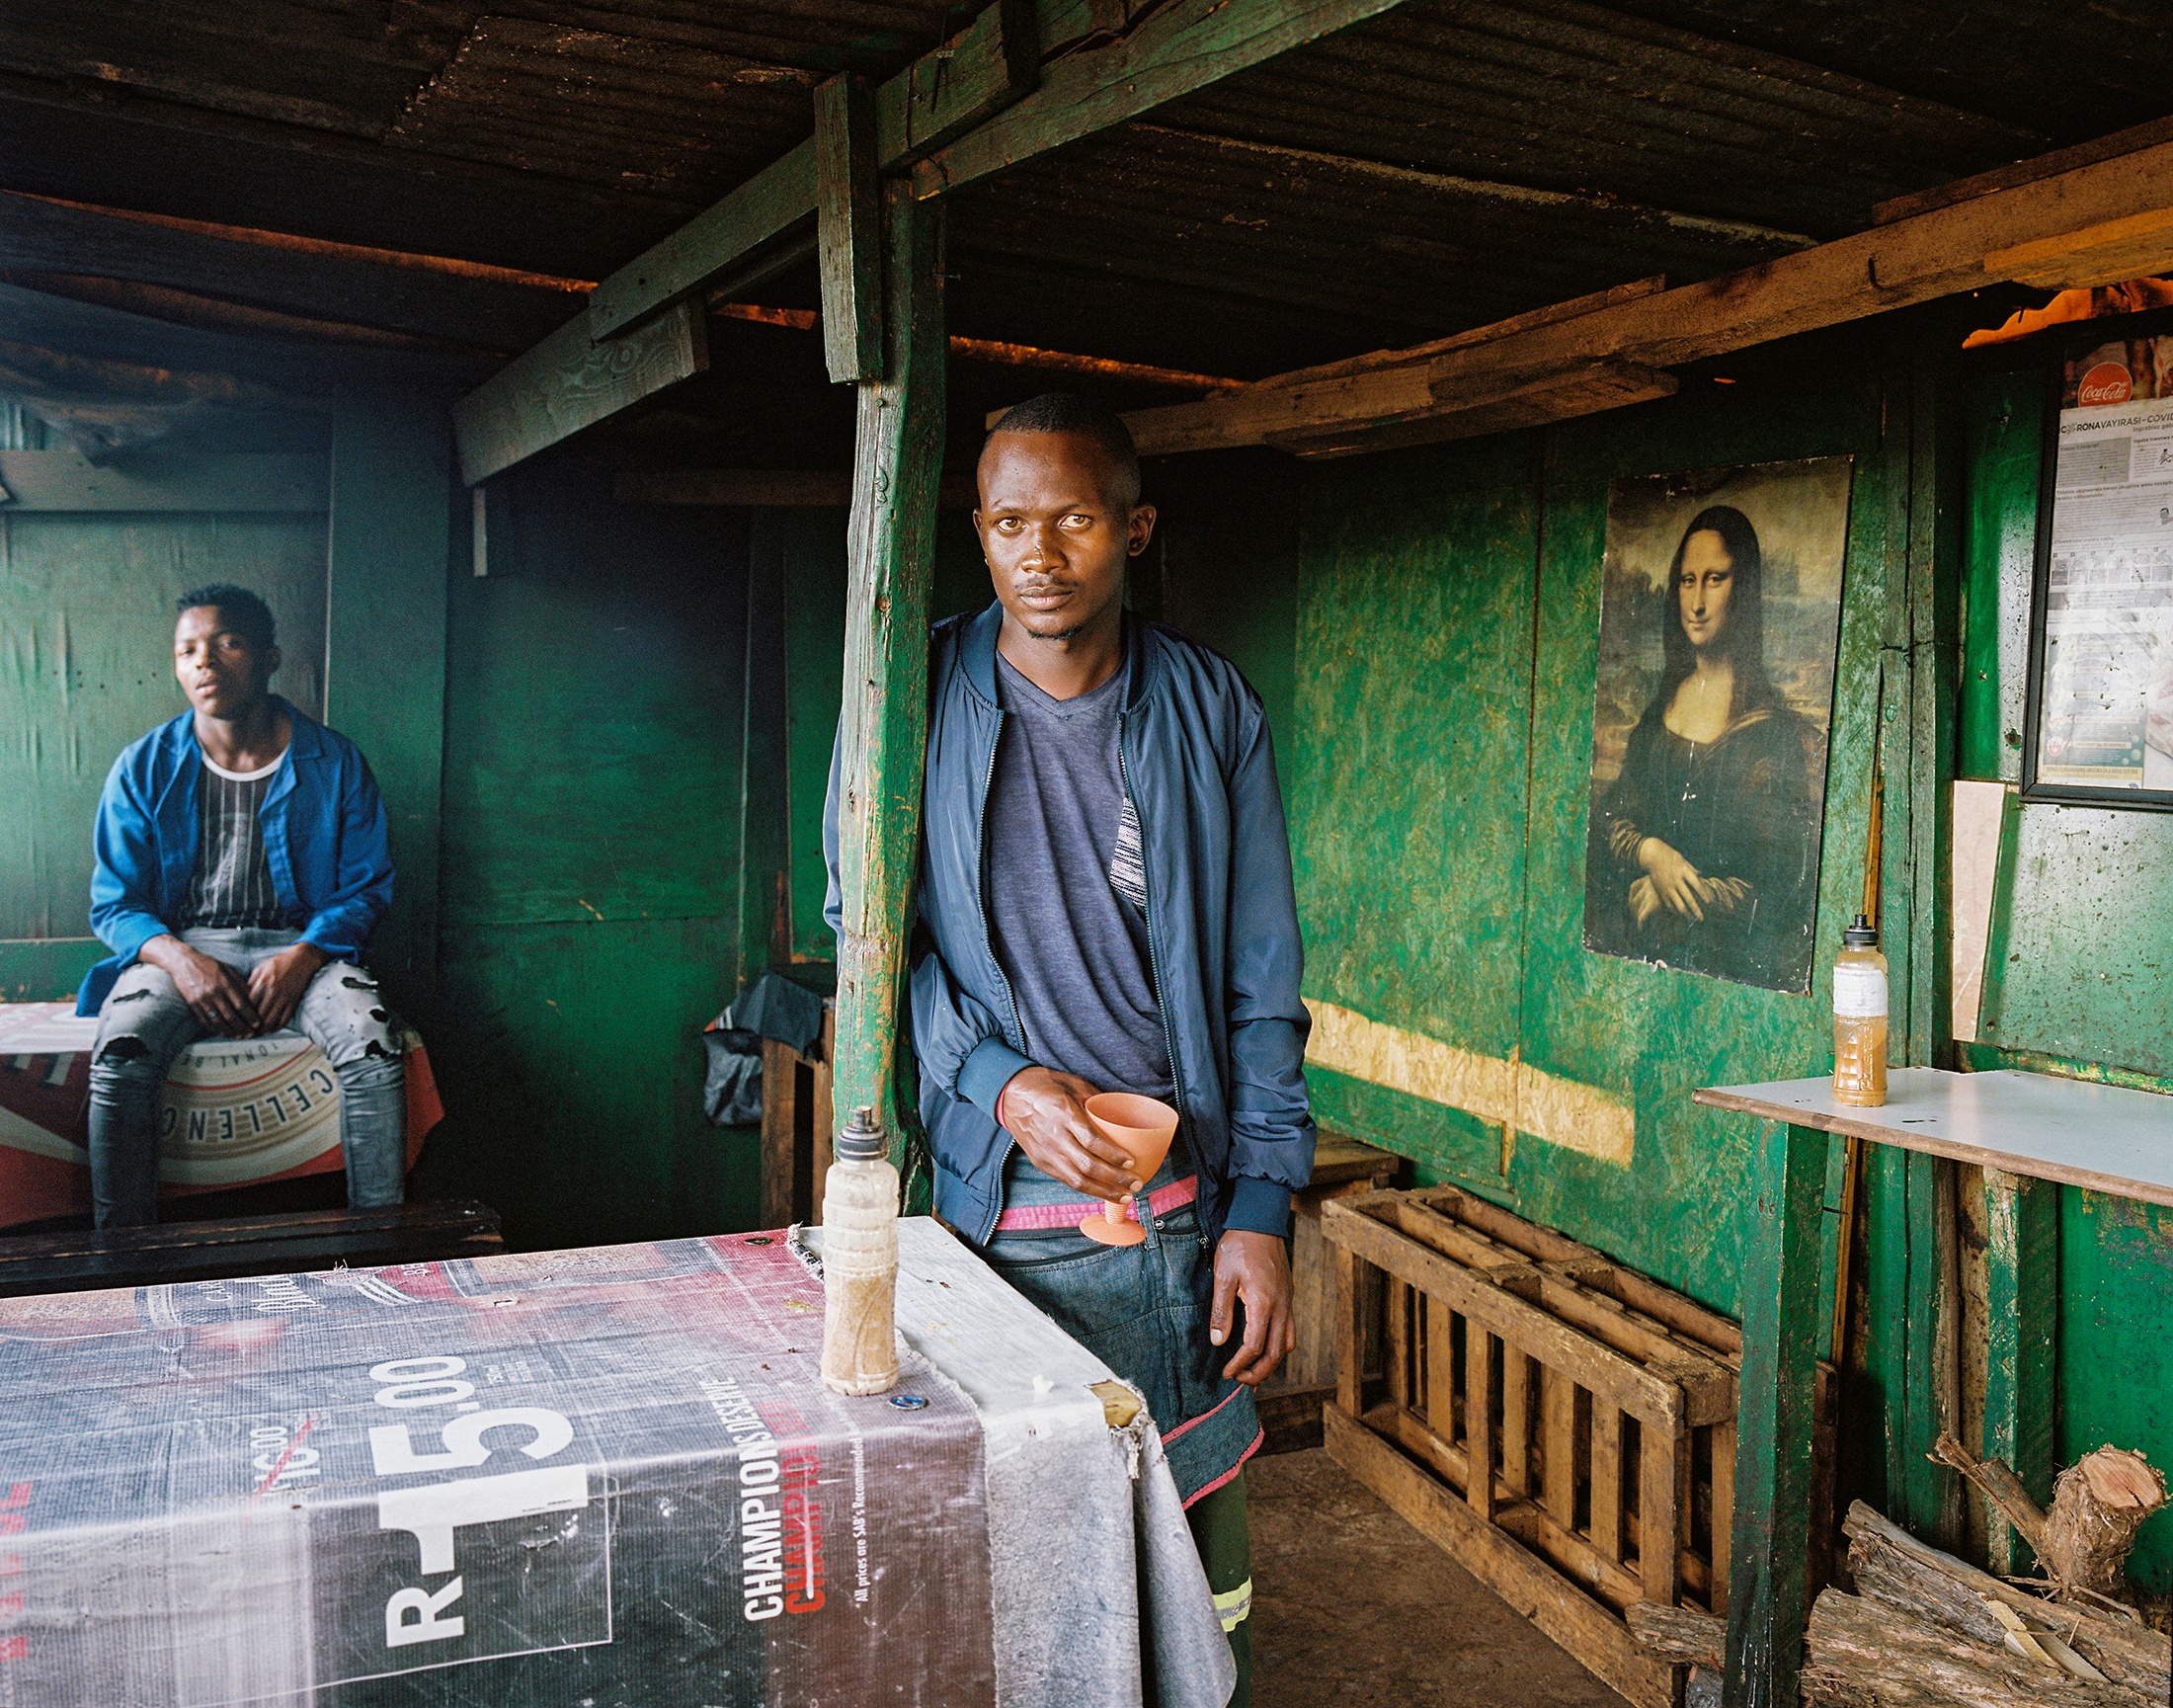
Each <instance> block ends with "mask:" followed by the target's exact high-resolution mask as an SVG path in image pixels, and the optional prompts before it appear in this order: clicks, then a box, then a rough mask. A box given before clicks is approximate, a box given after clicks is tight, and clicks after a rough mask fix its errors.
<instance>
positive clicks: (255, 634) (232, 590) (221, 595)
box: [174, 581, 279, 652]
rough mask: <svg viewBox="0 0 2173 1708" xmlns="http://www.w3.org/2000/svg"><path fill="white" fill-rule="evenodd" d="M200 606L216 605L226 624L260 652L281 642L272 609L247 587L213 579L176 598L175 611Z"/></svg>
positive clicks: (193, 608) (194, 608) (178, 611)
mask: <svg viewBox="0 0 2173 1708" xmlns="http://www.w3.org/2000/svg"><path fill="white" fill-rule="evenodd" d="M200 605H215V606H217V607H218V608H219V614H220V615H221V616H223V617H224V618H225V619H226V625H227V627H229V628H231V629H233V630H234V631H235V632H236V633H237V634H239V635H241V636H242V638H243V639H245V640H247V641H248V642H249V644H250V645H251V646H253V647H255V648H257V649H258V650H259V651H260V652H262V651H265V650H267V649H269V648H271V647H274V646H277V645H278V644H279V628H278V625H277V624H275V623H274V622H273V620H272V608H271V607H270V606H269V605H266V604H265V603H264V601H263V600H261V599H259V598H258V597H257V596H256V595H255V594H253V593H251V592H250V591H249V590H248V589H247V588H246V587H235V586H233V585H231V584H230V583H228V582H223V581H214V582H212V583H211V584H210V585H209V586H208V587H198V588H192V589H191V590H190V591H189V592H187V593H185V594H183V595H182V596H181V597H180V598H179V599H177V600H175V601H174V610H175V612H176V613H177V614H178V613H180V612H181V611H185V610H196V609H197V607H198V606H200Z"/></svg>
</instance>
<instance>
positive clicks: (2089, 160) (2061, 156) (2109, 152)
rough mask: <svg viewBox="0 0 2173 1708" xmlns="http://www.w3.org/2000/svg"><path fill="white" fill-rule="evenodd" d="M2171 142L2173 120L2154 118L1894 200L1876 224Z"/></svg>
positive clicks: (1881, 207)
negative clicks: (2125, 128)
mask: <svg viewBox="0 0 2173 1708" xmlns="http://www.w3.org/2000/svg"><path fill="white" fill-rule="evenodd" d="M2168 141H2173V119H2153V120H2151V121H2149V122H2147V123H2143V124H2137V125H2133V126H2132V127H2131V128H2129V129H2127V130H2116V131H2114V132H2113V133H2112V134H2111V135H2110V136H2098V137H2094V138H2092V139H2091V140H2090V141H2088V142H2078V143H2076V144H2075V145H2074V146H2073V147H2071V148H2055V149H2054V150H2053V151H2052V153H2050V154H2038V155H2033V156H2032V157H2031V158H2029V159H2027V160H2015V161H2010V162H2009V163H2008V164H2007V165H2005V166H1995V167H1993V168H1992V169H1991V171H1989V172H1978V173H1974V174H1972V176H1970V177H1968V178H1957V179H1954V180H1952V181H1950V182H1948V183H1946V184H1935V185H1933V186H1932V187H1931V188H1930V189H1929V190H1916V191H1912V192H1910V193H1909V194H1908V195H1906V196H1895V197H1892V198H1891V199H1889V200H1888V201H1885V202H1882V203H1879V204H1878V205H1877V206H1876V207H1874V208H1873V209H1872V210H1871V219H1872V223H1873V224H1874V225H1891V224H1892V223H1893V222H1894V221H1895V220H1896V219H1906V218H1908V217H1910V216H1911V215H1912V214H1917V213H1929V212H1930V211H1931V210H1932V209H1933V208H1935V207H1952V206H1953V205H1954V204H1955V203H1958V202H1973V201H1974V200H1975V199H1976V198H1977V197H1979V196H1988V195H1990V194H1991V193H1992V192H1993V191H1995V190H2012V189H2014V188H2015V187H2016V186H2017V185H2021V184H2034V183H2036V182H2037V181H2038V180H2039V179H2041V178H2050V177H2052V175H2053V174H2054V173H2057V172H2067V171H2070V170H2072V169H2073V168H2075V167H2077V166H2094V165H2096V164H2097V162H2099V161H2100V160H2112V159H2116V158H2118V157H2119V156H2120V155H2123V154H2133V153H2134V152H2135V151H2136V150H2137V149H2140V148H2152V147H2155V146H2156V145H2157V144H2158V143H2160V142H2168Z"/></svg>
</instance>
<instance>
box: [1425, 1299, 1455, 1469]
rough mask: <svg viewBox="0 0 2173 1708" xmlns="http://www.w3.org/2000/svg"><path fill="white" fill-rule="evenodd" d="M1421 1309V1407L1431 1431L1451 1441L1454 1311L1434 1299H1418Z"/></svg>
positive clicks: (1453, 1431)
mask: <svg viewBox="0 0 2173 1708" xmlns="http://www.w3.org/2000/svg"><path fill="white" fill-rule="evenodd" d="M1420 1304H1421V1306H1422V1307H1423V1309H1424V1312H1425V1337H1426V1386H1425V1404H1424V1407H1423V1410H1424V1412H1425V1414H1426V1422H1427V1423H1429V1424H1431V1425H1432V1427H1433V1432H1434V1433H1435V1434H1437V1435H1439V1436H1440V1437H1441V1438H1442V1439H1443V1440H1444V1441H1453V1440H1455V1439H1456V1438H1457V1435H1458V1433H1459V1431H1458V1429H1457V1426H1456V1378H1457V1374H1458V1371H1457V1356H1456V1314H1455V1313H1454V1312H1453V1311H1451V1310H1450V1309H1449V1308H1448V1307H1447V1306H1445V1305H1443V1304H1441V1303H1439V1302H1438V1301H1436V1300H1432V1299H1424V1300H1421V1301H1420Z"/></svg>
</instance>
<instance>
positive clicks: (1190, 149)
mask: <svg viewBox="0 0 2173 1708" xmlns="http://www.w3.org/2000/svg"><path fill="white" fill-rule="evenodd" d="M1136 9H1137V8H1124V7H1117V8H1114V10H1116V11H1119V12H1123V11H1130V10H1136ZM968 14H969V8H967V7H964V6H958V7H946V6H944V5H942V4H939V3H936V0H761V3H746V0H740V3H728V4H708V3H705V0H220V3H219V4H217V5H213V4H211V3H210V0H42V3H41V4H40V6H39V7H37V8H36V9H35V11H34V10H32V9H28V8H18V9H16V10H15V11H14V12H13V13H11V14H10V15H9V16H8V17H7V18H6V19H4V20H0V188H14V189H21V190H29V191H39V192H43V193H46V194H51V195H58V196H64V197H74V198H78V199H81V200H84V201H88V202H95V203H107V204H112V205H120V206H135V207H140V208H146V209H150V210H156V211H171V212H175V213H183V214H189V215H193V216H195V217H199V218H210V219H222V220H226V221H230V222H233V223H238V224H255V225H266V226H272V227H276V228H281V229H290V230H302V231H306V232H308V233H310V234H313V235H317V236H324V237H335V238H342V239H346V240H350V241H354V242H358V243H365V244H366V243H376V244H382V245H388V246H391V247H401V248H420V249H430V250H434V251H436V252H438V253H441V254H450V255H460V256H467V257H470V258H472V259H477V260H488V261H495V262H501V263H505V264H508V265H513V266H521V267H527V268H531V269H537V270H541V271H546V272H554V273H564V274H574V275H578V276H580V277H584V278H595V277H599V276H600V275H601V274H602V273H603V272H604V271H607V270H608V269H609V268H610V267H612V266H615V265H617V264H618V263H619V262H622V261H624V260H625V259H628V258H629V257H630V256H631V254H632V253H633V252H634V251H635V250H636V249H638V248H639V247H640V246H641V244H642V243H644V242H646V241H649V240H651V238H652V237H653V235H655V234H658V233H661V231H663V230H666V229H669V228H670V227H671V226H672V225H674V224H676V223H678V222H680V221H681V220H682V219H683V218H684V216H685V214H686V212H688V211H690V210H692V209H694V208H697V207H699V206H701V205H703V204H705V203H707V202H709V201H710V200H712V199H714V198H715V197H716V196H718V195H720V194H721V193H723V192H724V191H725V190H727V189H729V188H730V187H731V186H732V185H733V184H735V183H737V182H739V181H741V180H742V179H743V178H745V177H746V176H747V175H748V174H749V173H750V172H752V171H753V170H755V169H756V168H758V167H760V166H761V165H763V164H765V163H766V162H768V161H769V160H772V159H774V158H776V157H777V156H778V155H779V154H781V153H782V152H783V151H784V150H785V149H787V148H789V147H790V146H792V145H793V144H794V143H796V142H797V141H798V140H800V139H801V138H802V137H804V136H805V135H807V134H808V133H809V132H810V130H811V129H812V107H811V102H810V100H809V96H808V86H809V84H810V83H811V82H812V81H814V80H815V79H817V78H819V77H820V76H822V75H825V74H828V73H829V72H831V71H833V70H835V69H838V68H840V67H842V66H846V65H851V66H855V67H859V68H863V69H866V70H869V71H871V72H874V73H876V74H882V73H885V72H887V71H889V70H891V69H894V68H896V67H898V66H900V65H903V64H904V63H906V62H907V60H908V59H910V58H911V57H912V56H913V55H914V54H915V53H917V52H920V51H924V50H926V48H927V47H928V46H930V45H932V44H933V43H934V41H936V40H938V39H939V37H941V36H943V35H946V34H948V33H950V32H951V31H953V30H955V29H956V28H958V27H959V26H960V25H961V24H962V23H963V22H964V21H965V19H966V17H967V16H968ZM1866 43H1873V44H1875V45H1872V46H1867V45H1866ZM2036 67H2042V68H2043V70H2044V72H2045V75H2043V76H2042V77H2040V76H2036V75H2035V73H2034V70H2033V68H2036ZM2093 78H2094V79H2095V81H2093ZM2160 90H2164V91H2166V92H2168V93H2167V95H2165V96H2159V95H2158V94H2157V93H2156V92H2157V91H2160ZM1979 91H1981V93H1982V97H1983V98H1982V99H1981V100H1979V99H1977V96H1978V93H1979ZM2153 102H2154V103H2155V104H2154V105H2153ZM2093 104H2094V105H2095V108H2096V109H2102V110H2103V111H2104V112H2105V114H2106V123H2105V124H2104V125H2103V126H2100V127H2099V128H2110V127H2111V125H2112V124H2113V123H2116V122H2133V121H2134V120H2135V119H2137V118H2138V117H2148V116H2150V114H2151V113H2154V112H2158V111H2162V110H2163V109H2164V107H2165V106H2167V105H2169V104H2173V21H2167V20H2160V19H2158V18H2156V16H2155V15H2154V14H2153V15H2151V16H2148V17H2141V18H2128V17H2127V16H2126V13H2125V12H2124V13H2123V14H2122V17H2121V18H2120V19H2114V18H2113V15H2112V14H2111V13H2105V14H2103V15H2102V16H2101V15H2100V14H2099V13H2098V12H2094V11H2083V10H2078V9H2073V8H2070V7H2068V6H2065V5H2063V4H2058V3H2055V0H1968V3H1964V4H1940V3H1937V0H1727V3H1725V4H1724V0H1616V3H1615V4H1613V5H1606V6H1603V5H1597V4H1592V3H1590V0H1511V3H1504V4H1495V3H1482V0H1406V3H1405V4H1403V5H1401V6H1399V7H1397V8H1396V9H1395V10H1393V11H1391V12H1388V13H1386V14H1383V15H1382V16H1380V17H1378V18H1376V19H1375V20H1373V21H1371V22H1369V23H1367V24H1365V25H1362V26H1360V27H1358V28H1355V29H1353V30H1350V31H1346V32H1344V33H1342V34H1340V35H1338V36H1335V37H1331V38H1328V39H1327V40H1324V41H1319V42H1316V43H1314V44H1312V45H1310V46H1307V47H1304V48H1301V49H1299V50H1296V51H1294V52H1291V53H1288V54H1285V55H1284V56H1282V57H1281V58H1279V59H1277V60H1274V61H1272V62H1270V63H1269V64H1267V65H1264V66H1261V67H1259V68H1257V69H1255V70H1253V71H1250V72H1247V73H1246V74H1244V75H1241V76H1238V77H1235V78H1232V79H1230V80H1228V81H1227V82H1224V83H1222V84H1219V85H1216V86H1214V87H1213V88H1211V89H1208V90H1206V91H1203V92H1201V93H1199V94H1197V95H1194V96H1191V97H1189V98H1187V99H1185V100H1183V101H1180V102H1177V103H1174V104H1173V105H1171V106H1169V107H1167V108H1165V109H1163V110H1162V111H1160V112H1158V113H1157V114H1156V115H1154V117H1153V120H1152V122H1144V123H1137V124H1133V125H1129V126H1125V127H1121V128H1119V129H1116V130H1113V131H1109V132H1105V133H1102V134H1099V135H1096V136H1091V137H1088V138H1086V139H1085V140H1083V141H1081V142H1078V143H1075V144H1073V145H1072V146H1070V147H1068V148H1066V149H1063V150H1060V151H1059V152H1057V153H1056V154H1054V155H1052V156H1048V157H1044V158H1041V159H1037V160H1033V161H1029V162H1027V163H1025V164H1024V165H1022V166H1020V167H1018V168H1017V169H1015V170H1013V171H1012V172H1010V173H1008V174H1006V175H1004V176H1002V177H1000V178H998V179H995V180H992V181H989V182H988V183H985V184H983V185H980V186H976V187H975V188H973V189H971V190H969V191H967V192H965V193H963V194H961V195H959V196H958V197H957V198H956V199H955V203H954V206H953V209H952V239H951V241H952V254H953V262H952V264H951V271H952V272H953V274H954V275H955V278H954V281H953V287H952V288H953V323H954V326H955V328H956V330H958V331H960V332H963V333H967V334H969V335H975V336H982V337H991V338H1004V339H1012V340H1016V341H1019V342H1023V343H1030V344H1037V345H1042V346H1048V347H1054V348H1068V349H1074V350H1082V351H1086V352H1089V353H1092V354H1095V355H1102V356H1109V357H1115V358H1120V359H1125V360H1132V361H1142V362H1152V363H1159V364H1164V365H1167V366H1183V367H1191V368H1197V369H1203V370H1207V371H1214V372H1229V373H1238V374H1256V373H1264V372H1270V371H1274V370H1276V369H1279V368H1283V367H1288V366H1297V365H1299V364H1302V363H1308V362H1317V361H1322V360H1327V359H1330V358H1333V357H1335V356H1339V355H1345V354H1350V353H1353V352H1355V351H1358V350H1363V349H1368V348H1376V347H1378V346H1380V345H1382V344H1386V343H1395V342H1404V341H1409V340H1412V339H1416V338H1423V337H1427V336H1433V335H1438V334H1440V333H1445V332H1450V331H1455V330H1458V329H1460V328H1463V327H1467V326H1472V325H1476V324H1480V323H1483V322H1486V321H1488V320H1491V319H1495V318H1499V317H1501V316H1504V315H1507V314H1511V313H1515V312H1518V311H1520V310H1523V309H1527V308H1531V307H1534V306H1537V305H1539V304H1542V303H1546V302H1550V301H1557V300H1561V299H1563V298H1565V297H1569V296H1573V295H1578V294H1581V293H1583V292H1586V291H1590V290H1594V289H1598V288H1602V287H1604V286H1607V285H1613V284H1617V283H1620V282H1622V281H1625V280H1628V279H1632V278H1636V277H1640V276H1643V275H1647V274H1651V273H1665V274H1666V275H1668V276H1669V277H1670V278H1671V279H1673V280H1675V281H1677V282H1682V281H1688V280H1692V279H1697V278H1702V277H1708V276H1711V275H1713V274H1716V273H1719V272H1723V271H1727V270H1729V269H1732V268H1735V267H1739V266H1742V265H1744V264H1746V263H1749V262H1754V261H1756V260H1759V259H1761V258H1764V257H1766V256H1769V255H1774V254H1778V253H1782V252H1784V251H1785V250H1787V249H1789V248H1791V247H1795V246H1798V245H1800V244H1801V243H1802V242H1804V241H1806V240H1807V239H1816V238H1824V237H1828V236H1832V235H1835V234H1838V233H1841V232H1845V231H1849V230H1853V229H1858V228H1860V227H1862V226H1863V225H1864V224H1866V223H1867V222H1868V220H1869V218H1870V210H1871V207H1872V205H1873V204H1874V203H1877V202H1879V201H1881V200H1883V199H1885V198H1888V197H1891V196H1894V195H1897V194H1903V193H1906V192H1908V191H1911V190H1915V189H1919V188H1923V187H1926V186H1930V185H1934V184H1938V183H1941V182H1945V181H1947V180H1949V179H1952V178H1954V177H1957V176H1961V175H1964V174H1967V173H1971V172H1974V171H1978V170H1982V169H1983V168H1985V167H1988V166H1991V165H1995V164H1998V163H2000V162H2002V161H2004V160H2008V159H2012V158H2016V157H2018V156H2023V155H2027V154H2031V153H2035V152H2038V151H2040V150H2042V149H2043V148H2045V147H2047V146H2049V145H2051V144H2052V143H2055V142H2062V141H2070V140H2074V139H2075V136H2076V126H2077V125H2078V124H2085V123H2087V122H2088V115H2089V114H2090V112H2092V111H2093V110H2094V105H2093ZM2140 108H2148V111H2147V112H2142V111H2138V109H2140ZM48 132H49V133H51V134H52V135H54V136H57V137H58V140H57V141H54V140H49V139H48V134H47V133H48ZM373 174H378V175H381V176H379V177H375V178H373ZM373 183H381V184H382V185H383V186H384V189H383V192H382V193H381V194H372V193H371V186H372V184H373ZM45 264H46V263H43V262H41V263H40V265H45ZM113 265H115V266H116V267H122V266H124V265H125V264H124V262H115V263H114V264H113ZM70 270H71V271H79V272H80V271H87V269H85V268H71V269H70ZM131 276H132V277H143V278H146V279H151V278H153V277H154V276H155V279H156V281H157V282H159V283H163V284H165V285H173V286H177V287H195V288H201V289H208V290H221V289H224V288H226V287H225V286H224V285H217V284H213V283H210V282H206V281H203V280H199V279H195V278H193V277H190V276H188V270H187V269H186V268H181V269H179V270H178V273H177V269H176V266H175V265H173V264H172V263H171V259H170V258H169V260H168V263H167V264H166V265H164V266H163V268H162V270H156V271H155V274H154V271H153V270H139V272H138V274H136V275H131ZM770 288H772V289H774V290H779V291H782V290H784V289H785V285H782V284H780V285H776V286H773V287H770ZM797 288H798V289H799V292H800V294H801V296H802V297H805V296H807V288H806V283H805V281H801V282H799V284H798V285H797ZM280 289H281V287H280V286H279V285H278V284H277V282H276V281H273V280H271V278H270V275H269V273H268V283H267V285H266V287H265V290H264V291H263V292H262V293H261V295H260V297H259V298H257V300H261V302H262V304H263V305H264V306H266V307H270V308H274V309H290V310H292V311H296V312H310V311H312V307H313V305H312V304H311V303H308V302H294V301H288V300H287V299H286V298H285V297H284V296H282V294H281V293H280ZM772 299H773V300H789V299H790V298H789V297H786V296H776V297H773V298H772ZM362 308H366V303H364V304H362V306H361V307H358V308H356V309H354V310H351V311H350V312H355V313H361V312H362ZM403 313H407V311H406V310H403ZM470 321H472V317H470ZM401 325H402V327H403V328H404V329H407V330H411V331H420V332H429V331H432V330H434V328H432V327H428V326H418V325H416V324H415V321H414V318H413V316H412V314H408V317H407V318H405V319H403V320H402V321H401ZM463 336H466V337H469V338H473V337H474V336H475V328H474V326H473V325H472V324H465V325H464V330H463Z"/></svg>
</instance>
